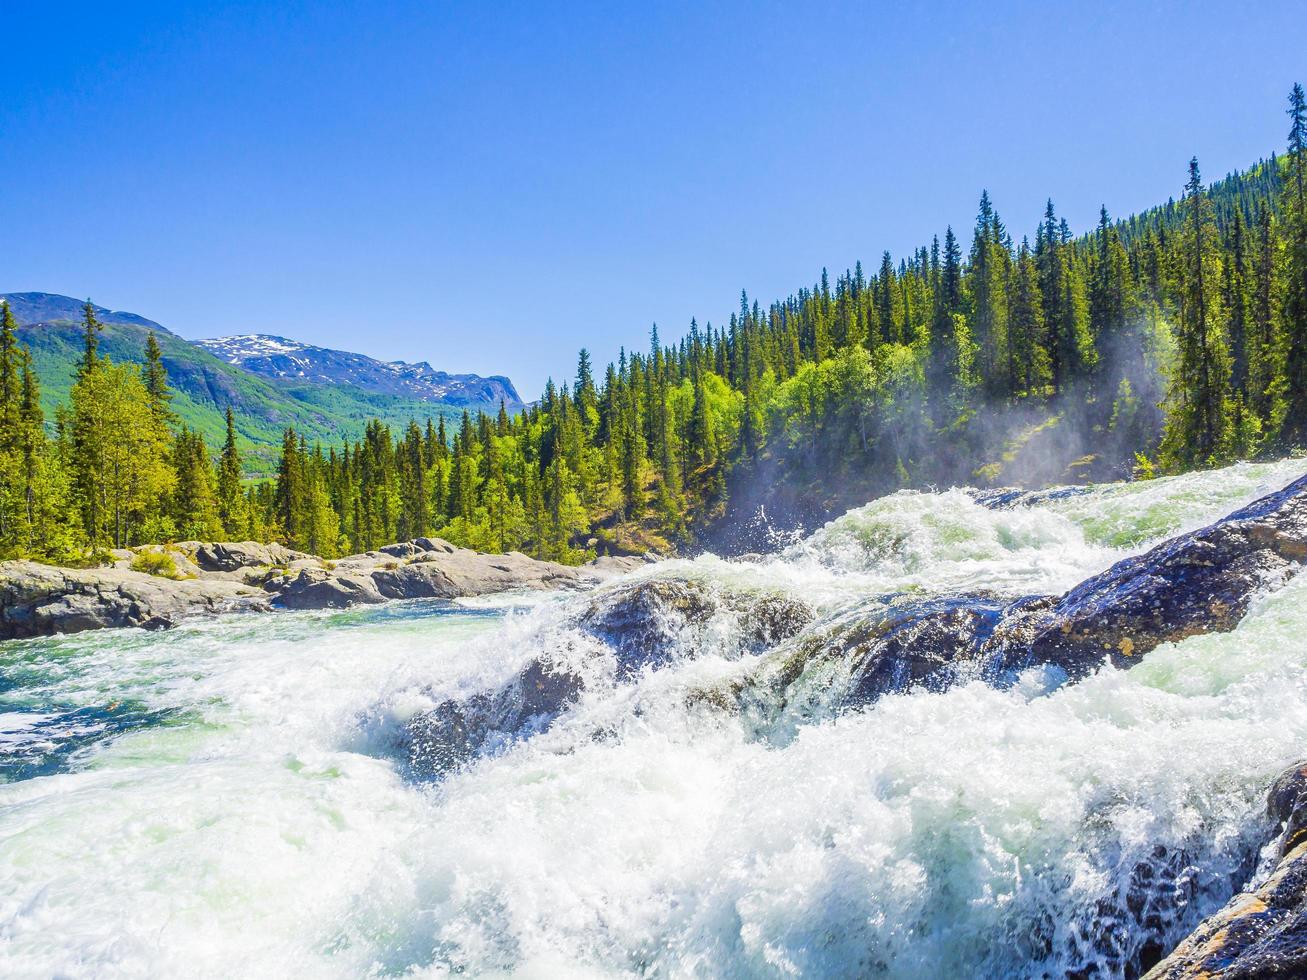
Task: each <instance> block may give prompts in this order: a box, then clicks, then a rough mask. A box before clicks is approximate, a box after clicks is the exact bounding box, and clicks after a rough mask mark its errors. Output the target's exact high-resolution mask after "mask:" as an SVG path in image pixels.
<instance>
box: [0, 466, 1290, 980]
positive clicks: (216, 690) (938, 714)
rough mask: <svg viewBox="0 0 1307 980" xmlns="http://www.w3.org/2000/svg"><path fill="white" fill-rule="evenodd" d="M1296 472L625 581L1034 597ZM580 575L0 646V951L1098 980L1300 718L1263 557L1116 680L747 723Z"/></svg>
mask: <svg viewBox="0 0 1307 980" xmlns="http://www.w3.org/2000/svg"><path fill="white" fill-rule="evenodd" d="M1304 471H1307V461H1302V460H1296V461H1287V462H1283V463H1277V464H1264V465H1251V464H1240V465H1238V466H1234V467H1230V468H1227V469H1224V470H1220V471H1214V472H1209V473H1201V474H1193V475H1190V476H1185V477H1179V478H1174V479H1166V480H1157V481H1152V482H1150V483H1146V484H1133V485H1120V486H1107V487H1102V488H1098V489H1094V490H1091V491H1090V492H1088V493H1084V494H1079V495H1069V496H1062V497H1052V498H1035V499H1034V500H1033V501H1031V502H1027V503H1018V504H1017V505H1015V506H1012V507H1010V508H1008V509H998V510H993V509H986V508H985V507H983V506H981V505H980V504H979V503H978V502H977V500H976V499H975V497H974V496H973V495H971V494H969V493H967V492H966V491H963V490H948V491H944V492H940V493H932V494H924V493H899V494H895V495H893V496H891V497H887V498H884V499H881V500H878V501H874V502H872V503H870V504H867V505H866V506H864V507H861V508H857V509H855V510H853V511H850V512H849V513H848V514H846V515H844V516H843V517H841V518H839V519H838V520H836V521H833V522H831V523H830V524H828V525H827V526H826V527H824V528H822V529H820V530H818V531H817V532H815V533H814V534H812V535H810V536H809V537H808V538H806V539H804V540H802V541H799V542H796V543H794V544H792V545H790V546H789V547H787V548H785V549H784V550H783V551H781V552H779V553H778V554H776V555H774V556H771V557H768V558H765V559H763V560H761V561H756V562H727V561H723V560H721V559H718V558H715V557H712V556H704V557H701V558H698V559H695V560H693V561H674V562H667V563H663V564H660V565H658V566H650V567H649V568H647V569H644V570H641V571H640V572H639V573H636V577H638V578H685V579H694V580H696V581H699V582H702V583H705V584H707V585H708V586H709V587H710V588H713V589H720V590H725V591H731V592H738V591H741V590H743V591H756V592H780V593H783V594H786V595H790V596H794V597H799V598H802V599H803V600H804V601H805V602H807V603H809V604H811V605H812V606H813V607H814V609H815V610H816V612H817V613H818V620H817V622H816V623H814V624H813V625H812V626H811V627H809V628H810V629H821V628H827V627H829V626H830V624H831V623H837V622H838V621H839V620H840V617H841V616H844V615H848V614H849V612H850V610H858V609H861V608H863V607H865V606H866V605H867V604H868V603H874V601H875V600H876V597H879V596H884V595H887V594H893V593H904V592H907V593H917V594H921V595H923V596H929V595H949V594H953V593H956V592H962V591H966V592H976V591H984V592H991V593H994V594H996V595H999V596H1018V595H1026V594H1032V593H1044V592H1058V591H1062V590H1064V589H1066V588H1069V587H1070V586H1072V585H1074V584H1076V583H1077V582H1079V581H1080V580H1082V579H1083V578H1085V577H1086V576H1088V575H1090V574H1093V573H1095V572H1097V571H1099V570H1101V569H1103V568H1106V567H1107V566H1108V565H1110V564H1111V563H1112V562H1113V561H1116V560H1118V559H1119V558H1121V557H1122V556H1124V555H1126V554H1131V553H1135V552H1138V551H1140V550H1143V549H1144V548H1146V547H1148V546H1149V543H1150V542H1152V541H1155V540H1156V539H1158V538H1160V537H1165V536H1168V535H1170V534H1173V533H1176V532H1177V531H1180V530H1184V529H1186V528H1191V527H1196V526H1200V525H1202V524H1203V523H1206V522H1209V521H1211V520H1212V519H1214V518H1216V517H1219V516H1222V515H1224V514H1225V513H1227V512H1229V511H1230V510H1232V509H1234V508H1235V507H1237V506H1239V505H1240V504H1242V503H1244V502H1246V501H1248V500H1251V499H1254V498H1255V497H1257V496H1260V495H1262V494H1263V493H1266V492H1269V491H1271V490H1273V489H1277V488H1279V487H1281V486H1283V485H1284V484H1286V483H1288V482H1289V481H1290V480H1291V479H1293V478H1295V477H1296V476H1299V475H1301V474H1302V473H1303V472H1304ZM621 584H622V583H620V582H618V583H612V584H610V585H607V586H605V587H604V588H605V589H614V588H618V587H620V586H621ZM588 601H590V597H588V596H582V595H544V596H542V595H531V596H517V595H513V596H504V597H498V598H494V599H487V600H480V601H476V602H467V603H461V604H449V603H439V602H410V603H396V604H391V605H388V606H384V607H378V608H372V609H367V610H358V611H349V612H344V613H286V614H278V615H272V616H257V617H255V616H246V617H239V616H237V617H224V618H221V619H215V620H205V621H195V622H191V623H187V624H185V625H183V626H182V627H180V628H178V629H176V630H173V631H170V632H168V633H164V634H156V633H145V632H141V631H119V632H102V633H93V634H83V635H80V636H76V637H69V638H59V639H45V640H34V641H21V642H13V643H8V644H4V645H0V730H3V734H0V778H3V779H4V780H5V782H4V783H3V784H0V975H3V976H6V977H11V976H12V977H28V976H31V977H48V976H53V975H61V976H70V977H78V976H145V975H150V976H159V975H188V976H206V977H207V976H214V977H216V976H233V975H237V976H286V975H296V976H309V977H351V976H390V975H404V976H408V975H417V976H445V975H449V974H453V973H460V972H461V973H466V974H470V975H503V976H528V977H553V976H560V975H567V976H586V975H593V976H605V977H607V976H667V977H717V976H741V977H745V976H748V977H754V976H775V977H788V976H837V977H838V976H850V977H852V976H885V977H921V976H964V977H966V976H976V977H987V976H996V975H1012V976H1031V977H1038V976H1044V975H1054V976H1060V975H1062V974H1064V973H1065V972H1066V971H1069V970H1084V969H1088V968H1090V967H1093V966H1097V967H1098V968H1099V969H1100V970H1101V971H1102V973H1101V975H1104V976H1112V975H1117V974H1119V973H1121V972H1122V971H1123V970H1124V969H1125V968H1126V967H1125V965H1124V964H1126V963H1128V962H1129V961H1130V959H1131V957H1133V956H1136V955H1137V954H1138V953H1139V952H1140V950H1141V948H1142V947H1143V945H1144V944H1146V943H1148V942H1158V941H1161V942H1162V944H1163V945H1166V944H1168V943H1171V942H1174V941H1175V940H1176V939H1178V938H1179V937H1180V936H1181V935H1183V933H1184V932H1185V931H1186V930H1187V929H1188V928H1190V927H1192V925H1193V924H1195V923H1196V922H1197V920H1198V919H1199V918H1201V917H1202V916H1203V915H1205V914H1207V913H1208V912H1210V911H1212V910H1214V909H1215V908H1216V907H1218V906H1219V905H1220V904H1222V903H1223V902H1224V900H1225V899H1226V898H1227V897H1228V896H1229V894H1230V892H1231V889H1232V888H1235V887H1238V886H1239V885H1241V884H1242V883H1243V881H1244V879H1246V878H1247V876H1248V875H1249V874H1251V873H1253V871H1254V869H1255V867H1256V864H1257V861H1258V857H1259V855H1258V846H1259V844H1260V842H1261V840H1262V839H1263V838H1264V836H1265V833H1266V831H1267V829H1268V828H1266V827H1265V826H1264V825H1263V824H1262V823H1261V816H1260V814H1261V810H1262V802H1263V795H1264V792H1265V789H1266V786H1267V784H1268V783H1269V781H1270V779H1271V778H1272V777H1273V776H1274V775H1275V774H1276V773H1277V772H1278V771H1279V770H1280V769H1281V768H1282V767H1283V766H1285V765H1287V764H1289V763H1292V762H1294V761H1297V760H1298V759H1300V758H1302V756H1303V755H1304V747H1305V746H1307V581H1303V580H1298V581H1295V582H1294V583H1293V584H1291V585H1289V586H1288V587H1286V588H1284V589H1282V590H1280V591H1278V592H1275V593H1272V594H1269V595H1267V596H1264V597H1262V598H1261V599H1259V600H1258V601H1257V603H1256V604H1255V606H1254V608H1253V611H1252V612H1251V613H1250V614H1249V616H1248V617H1247V618H1246V619H1245V621H1244V622H1243V623H1242V624H1241V625H1240V626H1239V628H1238V629H1237V630H1236V631H1234V632H1233V633H1231V634H1227V635H1223V636H1203V637H1195V638H1192V639H1189V640H1186V641H1184V642H1182V643H1178V644H1171V645H1167V646H1164V647H1161V648H1159V649H1157V650H1156V651H1154V652H1153V653H1151V654H1149V655H1148V656H1147V657H1146V658H1144V660H1143V661H1142V662H1141V663H1140V664H1139V665H1138V666H1136V667H1135V668H1134V669H1132V670H1130V671H1128V672H1121V671H1115V670H1111V669H1104V670H1102V671H1100V672H1098V673H1097V674H1094V675H1093V676H1091V677H1089V678H1088V679H1086V680H1084V681H1082V682H1080V683H1077V684H1065V683H1062V678H1060V677H1059V676H1057V675H1056V672H1052V671H1042V670H1037V671H1031V672H1028V673H1027V674H1024V675H1022V676H1021V677H1020V678H1019V679H1018V680H1017V682H1016V683H1015V684H1013V685H1011V686H1009V687H1007V688H1005V689H996V688H994V687H990V686H987V685H985V684H982V683H980V682H975V683H970V684H964V685H962V686H959V687H955V688H953V689H951V690H948V691H944V692H940V693H929V692H920V691H918V692H911V693H906V694H901V695H894V696H889V697H886V698H884V699H882V700H880V701H878V702H876V703H875V704H873V705H871V706H869V707H865V708H862V709H859V710H840V709H838V707H837V706H835V705H831V707H830V710H829V711H827V712H825V713H818V714H815V715H813V716H812V717H810V718H808V719H807V720H805V721H804V722H803V723H802V724H798V725H796V726H795V727H794V728H793V730H791V731H788V732H787V735H786V737H785V738H771V737H765V736H766V733H761V734H760V731H759V728H758V726H757V724H756V719H752V718H750V717H748V715H747V713H745V714H742V713H740V712H736V711H730V710H725V709H723V708H721V707H720V706H714V705H712V704H705V703H703V702H702V701H701V700H698V699H696V698H694V697H691V696H690V695H691V694H692V693H693V692H696V691H702V690H705V689H711V688H712V687H713V686H714V685H720V684H722V683H725V682H728V681H730V680H732V679H735V678H739V677H741V676H743V675H744V674H745V673H746V672H747V671H749V670H750V669H751V668H752V667H754V666H756V665H757V664H758V663H759V662H760V660H761V658H765V657H766V656H768V652H767V651H762V652H759V653H748V652H741V651H742V647H741V645H740V643H739V642H737V640H738V637H736V636H735V635H733V632H732V631H733V630H735V629H737V628H738V626H737V624H735V623H734V622H733V621H732V620H730V619H729V617H721V618H720V619H715V620H712V621H708V622H705V623H702V624H698V626H699V628H697V629H696V630H695V631H693V632H692V633H687V634H686V635H685V637H684V639H683V642H682V643H681V644H680V645H679V647H678V648H677V649H674V650H673V651H671V655H670V656H669V657H668V658H667V659H666V660H665V661H663V662H660V664H659V665H657V666H656V667H652V668H649V669H646V670H645V671H643V672H640V673H638V674H636V675H635V676H633V677H629V676H624V675H623V674H622V673H621V672H620V671H618V670H617V669H616V666H615V665H616V660H615V658H614V656H613V652H612V651H611V650H609V649H608V648H607V647H605V645H604V643H603V642H602V641H601V640H599V639H596V638H595V637H594V636H592V635H588V634H584V633H582V632H581V631H579V630H578V629H577V628H576V625H575V623H576V614H577V611H578V610H579V609H580V608H582V607H583V606H584V605H585V604H586V603H587V602H588ZM542 657H543V658H547V659H549V660H550V661H551V662H554V663H561V664H568V665H571V666H573V667H574V668H575V670H576V671H577V672H578V673H580V674H582V675H583V676H584V677H585V679H586V688H585V690H584V692H583V693H582V694H581V695H580V697H579V699H578V701H577V702H576V703H575V704H574V705H573V706H571V707H570V708H569V709H568V710H566V711H565V712H563V713H562V714H561V715H560V716H559V717H557V718H555V719H553V720H552V723H551V724H549V725H547V726H545V725H541V726H539V731H538V733H536V734H531V733H530V732H528V733H524V734H519V735H517V736H510V735H506V736H504V737H502V738H498V739H491V740H490V741H488V742H487V744H486V745H485V746H483V747H482V748H481V751H480V752H479V754H478V755H476V756H475V757H474V758H473V759H471V760H470V761H469V762H467V763H466V764H464V765H462V766H461V767H459V768H456V769H454V770H452V771H449V772H447V773H445V774H444V775H443V776H441V777H439V778H418V777H417V776H415V775H414V774H413V773H412V772H410V771H409V770H408V769H407V767H406V766H405V764H404V758H403V756H402V753H400V752H398V751H397V750H396V745H397V739H398V737H399V735H400V733H401V732H402V731H403V728H404V725H405V724H406V723H407V722H408V721H409V720H410V719H411V718H413V717H414V716H416V715H418V714H419V713H421V712H423V711H426V710H429V709H431V708H432V707H434V706H435V705H437V704H440V703H442V702H448V701H459V700H463V699H467V698H470V697H472V696H474V695H476V694H477V693H478V692H482V691H486V690H490V689H494V688H496V687H497V686H499V685H501V684H503V683H504V682H505V681H506V680H507V679H509V678H511V677H513V676H514V675H515V674H516V672H517V671H518V670H519V669H520V668H521V667H522V666H523V664H525V663H527V662H529V661H531V660H532V659H535V658H542ZM1158 937H1160V940H1159V938H1158Z"/></svg>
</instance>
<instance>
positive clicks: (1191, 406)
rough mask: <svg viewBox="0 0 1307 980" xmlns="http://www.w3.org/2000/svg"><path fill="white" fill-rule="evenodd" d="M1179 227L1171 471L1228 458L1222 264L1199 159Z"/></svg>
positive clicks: (1167, 444)
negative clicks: (1221, 288) (1180, 227)
mask: <svg viewBox="0 0 1307 980" xmlns="http://www.w3.org/2000/svg"><path fill="white" fill-rule="evenodd" d="M1184 207H1185V214H1186V219H1185V230H1184V232H1183V233H1182V235H1181V238H1180V244H1179V256H1178V258H1179V268H1178V270H1177V273H1178V275H1177V283H1176V292H1177V296H1178V300H1179V310H1178V316H1177V322H1176V354H1177V364H1176V370H1175V375H1174V377H1173V378H1172V379H1171V387H1170V391H1169V392H1168V395H1167V399H1168V411H1169V413H1170V414H1169V417H1168V419H1167V427H1166V435H1165V437H1164V439H1163V444H1162V455H1163V461H1164V462H1165V463H1166V464H1167V465H1168V466H1170V467H1172V468H1175V469H1180V468H1187V467H1191V466H1211V465H1214V464H1216V463H1219V462H1220V461H1222V460H1223V459H1225V458H1228V444H1227V439H1226V437H1227V426H1228V424H1229V412H1230V355H1229V350H1228V346H1227V341H1226V337H1225V311H1224V310H1223V309H1222V303H1221V292H1220V269H1221V259H1220V254H1219V252H1218V249H1217V238H1216V222H1215V219H1214V217H1213V215H1212V205H1211V202H1210V201H1209V200H1208V198H1207V195H1206V193H1205V192H1204V190H1203V183H1202V177H1201V175H1200V174H1199V170H1198V160H1197V158H1194V159H1193V160H1191V161H1190V162H1189V182H1188V183H1187V184H1186V185H1185V199H1184Z"/></svg>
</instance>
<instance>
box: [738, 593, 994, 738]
mask: <svg viewBox="0 0 1307 980" xmlns="http://www.w3.org/2000/svg"><path fill="white" fill-rule="evenodd" d="M1005 608H1006V605H1005V603H1004V602H1003V601H1002V600H999V599H995V598H992V597H988V596H964V597H958V598H933V599H924V600H917V599H905V598H904V597H895V596H888V597H883V598H881V599H873V600H869V601H868V602H867V603H865V604H864V605H862V606H860V607H858V608H856V609H852V610H848V611H846V612H844V613H843V614H841V615H839V616H837V617H835V618H834V619H833V620H831V621H829V622H827V623H824V624H822V625H820V626H819V627H818V628H816V629H813V630H810V631H809V632H808V633H807V634H805V635H802V636H799V638H798V640H797V641H796V642H794V643H792V644H789V645H786V646H782V647H781V648H780V649H778V650H777V651H776V652H775V653H774V654H773V655H771V656H769V657H765V658H764V659H763V660H762V662H761V663H760V664H759V665H758V666H757V667H756V668H755V669H754V670H752V671H751V672H750V674H749V675H748V677H746V678H745V679H744V680H743V681H742V682H741V683H739V684H737V685H736V686H735V688H734V689H733V690H732V691H731V692H730V694H729V696H727V697H726V700H727V702H728V703H731V702H733V703H737V704H740V705H749V706H751V708H752V710H753V711H754V712H755V713H761V714H762V715H764V716H766V718H767V719H769V720H772V721H774V720H775V719H777V718H779V717H781V716H782V715H785V714H787V713H793V712H796V711H797V712H800V713H801V714H810V713H813V712H820V711H823V710H831V709H842V708H854V707H860V706H862V705H866V704H869V703H871V702H872V701H875V700H876V699H877V698H879V697H881V696H882V695H885V694H888V693H890V692H894V691H903V690H907V689H908V688H912V687H916V686H920V685H924V686H928V687H930V686H940V687H943V686H946V685H947V684H949V683H951V682H952V680H953V679H954V678H955V677H956V674H957V671H958V669H960V668H962V667H965V666H971V665H972V664H973V663H975V662H977V661H978V659H979V651H980V650H981V648H982V646H983V644H984V641H985V640H986V638H987V637H988V636H989V635H990V633H991V631H992V629H993V628H994V625H995V624H996V623H998V622H999V621H1000V619H1001V617H1002V615H1003V612H1004V610H1005ZM798 632H799V631H798V630H794V631H793V632H792V633H790V634H789V635H791V636H793V635H796V634H797V633H798ZM719 693H720V692H719ZM716 700H717V701H719V702H720V701H721V700H722V697H718V698H716Z"/></svg>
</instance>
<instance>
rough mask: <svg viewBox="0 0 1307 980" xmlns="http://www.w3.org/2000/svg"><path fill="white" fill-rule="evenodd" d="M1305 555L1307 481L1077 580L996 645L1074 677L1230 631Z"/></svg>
mask: <svg viewBox="0 0 1307 980" xmlns="http://www.w3.org/2000/svg"><path fill="white" fill-rule="evenodd" d="M1304 561H1307V477H1305V478H1303V479H1300V480H1297V481H1295V482H1294V483H1291V484H1290V485H1289V486H1287V487H1285V488H1284V489H1283V490H1280V491H1279V492H1277V493H1273V494H1270V495H1269V496H1266V497H1263V498H1261V499H1260V500H1257V501H1255V502H1254V503H1252V504H1249V505H1248V506H1247V507H1244V508H1242V509H1241V510H1238V511H1236V512H1235V513H1233V514H1231V515H1230V516H1229V517H1227V518H1225V519H1224V520H1221V521H1217V522H1216V523H1215V524H1211V525H1209V526H1207V527H1204V528H1202V529H1200V530H1198V531H1194V532H1191V533H1189V534H1182V535H1180V536H1178V537H1175V538H1172V539H1170V540H1169V541H1166V542H1164V543H1162V544H1160V545H1158V546H1157V547H1155V548H1153V549H1152V550H1151V551H1148V552H1146V553H1145V554H1142V555H1139V556H1136V557H1134V558H1127V559H1126V560H1124V561H1121V562H1118V563H1117V564H1115V565H1113V566H1112V567H1111V568H1109V569H1108V570H1107V571H1105V572H1103V573H1102V574H1101V575H1096V576H1094V577H1093V578H1091V579H1088V580H1086V581H1085V582H1082V583H1081V584H1080V585H1078V586H1076V587H1075V588H1074V589H1072V590H1071V591H1070V592H1068V593H1067V594H1066V595H1064V596H1062V597H1061V598H1060V599H1058V600H1057V602H1056V603H1054V604H1053V605H1052V606H1050V607H1049V608H1048V609H1047V610H1045V611H1044V613H1043V615H1042V616H1041V617H1039V618H1037V619H1032V618H1031V617H1029V616H1023V617H1022V621H1021V632H1022V634H1023V635H1022V636H1021V637H1020V639H1019V642H1017V643H1014V642H1013V635H1012V634H1011V632H1010V631H1008V630H1006V629H1004V628H1000V629H999V630H997V631H996V640H995V643H994V644H991V648H993V649H997V647H999V646H1004V647H1006V648H1007V649H1008V651H1009V658H1008V659H1009V662H1013V663H1015V662H1016V660H1015V659H1014V658H1013V657H1012V656H1011V654H1013V653H1020V655H1021V656H1024V658H1025V659H1026V661H1027V662H1031V663H1053V664H1058V665H1059V666H1062V667H1064V668H1065V669H1066V670H1067V671H1068V672H1069V673H1071V674H1072V675H1073V676H1074V675H1079V674H1083V673H1086V672H1088V671H1091V670H1093V669H1095V668H1097V667H1098V666H1099V665H1100V664H1101V663H1102V662H1103V659H1104V658H1105V657H1110V658H1111V661H1112V663H1113V664H1114V665H1115V666H1117V667H1123V668H1124V667H1129V666H1131V665H1133V664H1135V663H1138V662H1139V658H1140V657H1142V656H1143V655H1144V654H1145V653H1147V652H1148V651H1149V650H1152V649H1153V648H1154V647H1156V646H1158V645H1159V644H1161V643H1166V642H1171V641H1176V640H1182V639H1184V638H1185V637H1188V636H1193V635H1195V634H1198V633H1223V632H1228V631H1229V630H1232V629H1234V627H1235V626H1236V625H1238V623H1239V621H1240V620H1241V619H1243V616H1244V614H1245V613H1246V612H1247V611H1248V606H1249V604H1250V603H1251V602H1252V600H1253V598H1254V597H1255V596H1256V595H1258V594H1259V593H1260V592H1262V591H1263V590H1266V589H1270V588H1274V587H1278V586H1281V585H1283V584H1284V583H1285V582H1287V581H1288V580H1289V579H1290V578H1292V577H1293V576H1294V575H1296V574H1297V573H1298V572H1299V571H1300V570H1301V568H1302V565H1303V562H1304Z"/></svg>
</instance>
